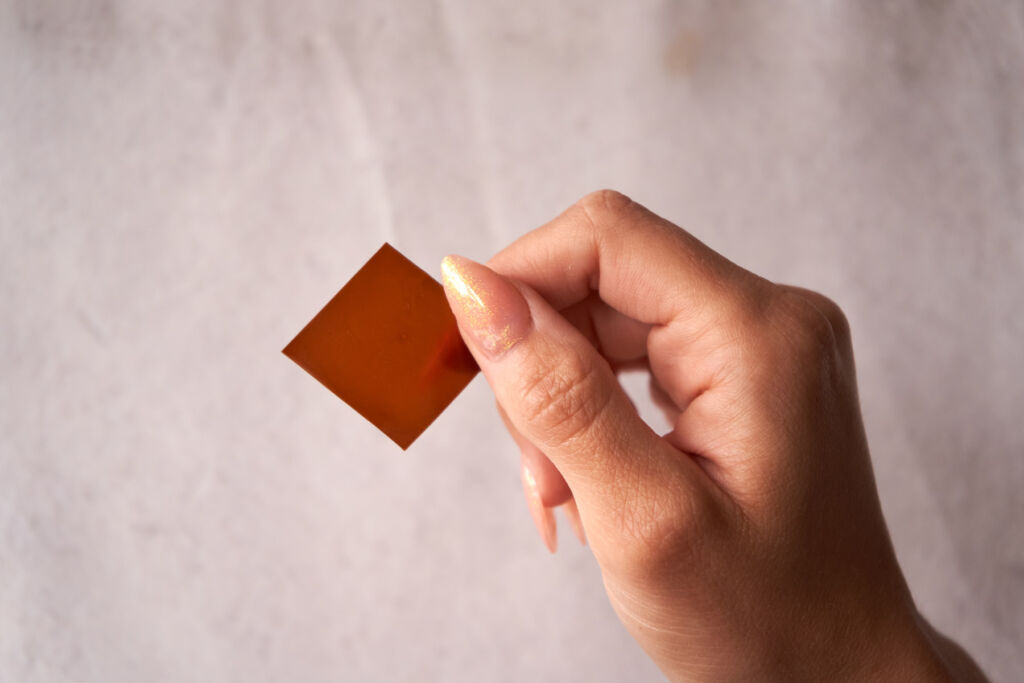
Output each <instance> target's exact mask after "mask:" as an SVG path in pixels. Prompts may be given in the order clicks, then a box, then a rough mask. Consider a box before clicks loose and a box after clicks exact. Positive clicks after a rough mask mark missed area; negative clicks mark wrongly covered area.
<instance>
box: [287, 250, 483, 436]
mask: <svg viewBox="0 0 1024 683" xmlns="http://www.w3.org/2000/svg"><path fill="white" fill-rule="evenodd" d="M284 354H285V355H286V356H288V357H289V358H291V359H292V360H293V361H295V362H296V363H298V364H299V366H300V367H302V369H303V370H305V371H306V372H308V373H309V374H311V375H313V377H315V378H316V379H317V380H319V381H320V383H321V384H323V385H324V386H325V387H327V388H328V389H330V390H331V391H333V392H334V393H335V394H337V396H338V397H339V398H340V399H342V400H343V401H345V403H348V404H349V405H350V406H352V407H353V408H355V409H356V411H358V412H359V414H360V415H362V416H363V417H365V418H366V419H367V420H369V421H370V422H372V423H373V424H375V425H376V426H377V428H378V429H380V430H381V431H382V432H384V433H385V434H387V435H388V437H390V438H391V440H392V441H394V442H395V443H397V444H398V445H399V446H401V447H402V448H403V449H405V448H408V447H409V444H411V443H412V442H413V441H415V440H416V437H418V436H419V435H420V434H421V433H422V432H423V430H424V429H426V428H427V427H428V426H429V425H430V423H431V422H433V421H434V419H435V418H437V416H438V415H440V414H441V412H442V411H443V410H444V409H445V408H446V407H447V406H448V404H449V403H451V402H452V400H453V399H454V398H455V397H456V396H458V395H459V392H461V391H462V390H463V389H464V388H465V386H466V385H467V384H469V381H470V380H471V379H473V377H475V376H476V373H477V372H478V371H479V368H478V367H477V365H476V362H475V361H474V360H473V357H472V356H471V355H470V353H469V349H467V348H466V346H465V344H464V343H463V341H462V337H461V336H460V335H459V329H458V326H457V325H456V323H455V317H454V316H453V315H452V312H451V309H450V308H449V307H448V301H447V299H446V298H445V295H444V290H443V289H442V287H441V285H440V284H438V282H437V281H436V280H434V279H433V278H432V277H430V276H429V275H427V274H426V273H425V272H423V271H422V270H421V269H420V268H418V267H417V266H416V265H415V264H414V263H413V262H412V261H410V260H409V259H407V258H405V257H404V256H402V255H401V254H400V253H398V252H397V251H396V250H395V249H394V248H393V247H392V246H391V245H390V244H385V245H384V246H383V247H381V248H380V250H379V251H378V252H377V253H376V254H374V255H373V257H372V258H371V259H370V260H369V261H367V262H366V265H364V266H363V267H362V268H361V269H360V270H359V272H358V273H356V274H355V275H354V276H353V277H352V279H351V280H349V281H348V283H347V284H346V285H345V286H344V287H342V288H341V291H339V292H338V293H337V294H335V295H334V298H333V299H331V300H330V301H329V302H327V305H326V306H324V307H323V309H322V310H321V311H320V312H319V313H317V314H316V316H315V317H314V318H313V319H312V320H310V321H309V324H308V325H306V326H305V327H304V328H303V329H302V331H301V332H299V334H298V335H296V337H295V339H293V340H292V341H291V342H290V343H289V344H288V346H286V347H285V348H284Z"/></svg>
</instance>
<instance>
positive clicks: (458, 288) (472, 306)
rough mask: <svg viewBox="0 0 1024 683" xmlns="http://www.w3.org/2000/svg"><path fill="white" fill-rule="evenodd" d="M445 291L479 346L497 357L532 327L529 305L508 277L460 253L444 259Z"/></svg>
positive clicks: (461, 321) (442, 274) (442, 265)
mask: <svg viewBox="0 0 1024 683" xmlns="http://www.w3.org/2000/svg"><path fill="white" fill-rule="evenodd" d="M441 276H442V281H443V282H444V288H445V293H446V294H447V295H448V300H449V302H450V303H451V305H452V310H453V312H454V313H455V317H456V318H458V320H459V322H460V323H461V324H462V325H463V327H464V328H465V329H468V330H469V332H470V333H471V334H472V336H473V338H474V339H475V340H476V342H477V344H478V346H479V347H480V348H482V349H483V351H484V353H486V354H487V355H488V356H489V357H491V358H498V357H499V356H501V355H502V354H503V353H505V352H506V351H508V350H509V349H510V348H512V347H513V346H515V345H516V344H517V343H519V342H520V341H521V340H522V339H523V338H524V337H525V336H526V335H527V333H528V332H529V330H530V308H529V306H528V305H527V304H526V300H525V299H523V295H522V294H520V293H519V290H517V289H516V288H515V286H513V285H512V283H511V282H509V281H508V280H507V279H505V278H504V277H502V276H501V275H498V274H497V273H495V272H494V271H493V270H491V269H490V268H488V267H486V266H483V265H480V264H479V263H476V262H474V261H470V260H469V259H467V258H463V257H461V256H447V257H445V259H444V261H442V262H441Z"/></svg>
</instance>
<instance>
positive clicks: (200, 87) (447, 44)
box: [0, 0, 1024, 682]
mask: <svg viewBox="0 0 1024 683" xmlns="http://www.w3.org/2000/svg"><path fill="white" fill-rule="evenodd" d="M1022 74H1024V3H1021V2H1019V1H1016V2H967V1H963V2H952V1H939V0H934V1H924V0H922V1H919V2H838V1H831V2H796V1H795V0H794V1H792V2H770V3H769V2H758V3H735V4H734V3H726V2H712V1H711V0H707V1H705V2H695V1H694V2H667V1H665V2H629V3H622V2H620V3H611V2H607V3H594V2H589V1H578V2H572V3H550V2H542V1H540V0H535V1H530V2H516V3H505V6H498V5H497V4H490V3H479V2H461V3H460V2H450V1H444V0H441V1H437V2H418V1H412V0H410V1H409V2H404V3H396V2H381V1H380V0H364V1H362V2H344V3H343V2H337V3H328V2H315V1H310V2H273V1H272V0H262V1H260V2H233V1H229V0H221V1H219V2H210V1H209V0H202V1H200V0H193V1H191V2H175V3H168V2H164V3H159V2H155V1H154V2H127V1H119V0H104V1H94V2H87V3H75V2H60V1H59V0H22V1H20V2H12V1H4V2H2V3H0V325H2V328H0V680H3V681H12V682H13V681H65V680H66V681H72V680H73V681H90V682H93V681H95V682H99V681H103V682H111V681H285V680H288V681H424V680H445V681H481V680H495V681H524V680H550V681H554V680H560V681H561V680H580V681H583V680H586V681H624V680H630V681H641V680H658V673H657V671H656V670H655V669H654V668H653V666H652V665H651V664H649V663H648V662H647V660H646V659H645V657H644V656H643V654H642V653H641V652H640V651H639V650H638V649H637V648H636V647H635V646H634V645H633V643H632V641H631V640H630V639H629V637H628V636H627V635H626V634H625V633H624V631H623V629H622V628H621V627H620V626H619V625H618V623H617V621H616V620H615V618H614V616H613V614H612V612H611V610H610V608H609V607H608V606H607V604H606V602H605V599H604V596H603V592H602V589H601V584H600V577H599V575H598V573H597V571H596V569H595V566H594V563H593V562H592V559H591V557H590V555H589V553H588V552H587V551H586V550H585V549H583V548H580V547H579V546H578V545H577V544H575V542H574V541H573V540H572V538H571V536H568V534H567V533H566V532H567V529H566V527H565V525H564V521H563V528H562V531H563V533H562V541H563V544H562V545H563V549H562V550H561V551H560V552H559V554H558V555H556V556H554V557H551V556H549V555H548V554H547V553H546V552H545V551H544V549H543V547H542V545H541V542H540V540H539V539H538V538H537V536H536V534H535V531H534V529H533V527H532V524H531V522H530V519H529V516H528V514H527V511H526V508H525V506H524V504H523V502H522V496H521V492H520V489H519V480H518V468H517V462H518V455H517V453H516V451H515V449H514V447H513V445H512V443H511V442H510V441H509V440H508V439H507V438H505V436H504V435H503V433H502V429H501V427H500V425H499V421H498V419H497V418H496V417H495V415H494V413H493V411H492V408H491V401H490V397H489V392H488V390H487V388H486V386H485V385H484V383H483V381H482V380H481V379H478V380H476V381H475V382H474V384H473V385H472V386H471V387H470V388H469V389H468V390H467V391H466V392H465V393H464V394H463V395H462V396H461V397H460V398H459V399H458V400H457V402H456V403H455V404H454V405H453V406H452V407H451V408H450V409H449V410H448V411H447V412H446V413H445V414H444V415H443V416H442V417H441V418H440V419H439V420H438V421H437V422H436V423H435V424H434V426H433V427H432V428H431V429H430V430H429V431H428V432H427V433H426V434H425V435H424V436H423V437H422V438H421V439H420V440H419V441H418V442H417V443H416V444H415V445H414V446H413V448H411V449H410V450H409V451H408V452H407V453H404V454H403V453H401V452H400V451H398V450H397V449H396V448H395V447H394V446H393V445H392V444H391V443H390V442H389V441H387V440H386V439H385V438H384V437H383V436H381V435H380V434H378V433H377V432H376V431H375V430H374V429H373V428H372V427H370V426H369V425H367V424H366V423H364V422H363V420H362V419H361V418H359V417H357V416H356V415H355V414H354V413H353V412H352V411H351V410H349V409H348V408H347V407H345V406H344V405H343V404H342V403H341V402H340V401H338V400H337V399H336V398H334V397H333V396H332V395H331V394H330V393H329V392H327V391H326V390H324V389H323V388H322V387H321V386H320V385H318V384H317V383H316V382H314V381H313V380H311V379H310V378H309V377H308V376H306V375H305V374H304V373H303V372H301V371H300V370H299V369H298V368H297V367H296V366H294V365H293V364H291V363H290V362H289V361H288V360H287V359H285V358H284V356H282V355H281V354H280V353H279V350H280V349H281V348H282V347H283V346H284V344H285V343H286V342H287V341H288V340H289V339H290V338H291V336H292V335H293V334H294V333H295V332H296V331H297V330H298V329H299V328H300V327H301V326H302V325H303V324H304V323H305V322H306V321H307V320H308V319H309V318H310V317H311V316H312V315H313V314H314V313H315V312H316V311H317V310H318V309H319V308H320V306H321V305H323V304H324V303H325V302H326V301H327V299H328V298H329V297H330V296H331V295H332V294H333V293H334V292H335V290H336V289H337V288H338V287H339V286H340V285H341V284H342V283H343V282H344V281H345V280H346V279H347V278H348V277H349V276H350V275H351V274H352V273H353V272H354V271H355V270H356V269H357V267H358V266H359V265H361V263H362V262H363V261H364V260H365V259H366V258H367V257H369V256H370V254H372V253H373V251H374V250H375V249H377V248H378V247H379V246H380V244H381V242H383V241H384V240H389V241H391V242H392V243H393V244H395V245H396V246H397V247H398V248H399V249H400V250H402V251H403V252H405V253H406V254H407V255H408V256H409V257H411V258H412V259H413V260H414V261H416V262H417V263H419V264H421V265H422V266H423V267H424V268H426V269H430V270H435V271H436V264H437V263H438V262H439V261H440V259H441V257H442V256H443V255H444V254H445V253H448V252H460V253H463V254H466V255H468V256H472V257H476V258H480V259H482V258H486V257H487V256H489V255H490V254H491V253H493V252H494V251H496V250H497V249H499V248H500V247H502V246H503V245H505V244H506V243H508V242H509V241H511V240H512V239H513V238H515V237H516V236H518V235H520V234H522V233H523V232H525V231H526V230H528V229H530V228H532V227H534V226H536V225H538V224H540V223H542V222H544V221H545V220H547V219H548V218H550V217H551V216H553V215H554V214H556V213H557V212H559V211H561V210H562V209H563V208H564V207H565V206H567V205H568V204H569V203H571V202H572V201H573V200H574V199H576V198H577V197H578V196H580V195H582V194H583V193H585V192H586V191H588V190H592V189H596V188H599V187H603V186H610V187H615V188H617V189H621V190H623V191H625V192H627V193H629V194H631V195H632V196H633V197H634V198H635V199H637V200H639V201H641V202H643V203H645V204H647V205H648V206H650V207H651V208H653V209H654V210H656V211H657V212H659V213H662V214H663V215H666V216H668V217H670V218H671V219H673V220H675V221H676V222H679V223H681V224H682V225H684V226H686V227H688V228H689V229H691V230H692V231H693V232H694V233H695V234H697V235H698V236H699V237H701V238H702V239H703V240H705V241H706V242H708V243H709V244H710V245H711V246H713V247H715V248H717V249H719V250H721V251H722V252H724V253H726V254H727V255H729V256H730V257H731V258H733V259H734V260H735V261H737V262H739V263H740V264H742V265H744V266H746V267H748V268H751V269H753V270H755V271H758V272H760V273H762V274H764V275H766V276H768V277H770V278H773V279H776V280H779V281H785V282H790V283H796V284H801V285H805V286H809V287H813V288H817V289H820V290H822V291H824V292H826V293H828V294H830V295H831V296H833V297H834V298H835V299H836V300H838V301H839V302H840V303H841V305H843V306H844V308H845V309H846V311H847V312H848V314H849V317H850V319H851V321H852V324H853V328H854V334H855V346H856V353H857V359H858V364H859V372H860V380H861V394H862V400H863V404H864V413H865V419H866V422H867V427H868V432H869V435H870V439H871V445H872V449H873V456H874V460H875V465H876V470H877V474H878V479H879V485H880V487H881V493H882V497H883V501H884V505H885V509H886V512H887V514H888V519H889V523H890V526H891V529H892V533H893V535H894V538H895V542H896V545H897V547H898V552H899V556H900V559H901V560H902V563H903V566H904V569H905V571H906V573H907V576H908V578H909V581H910V583H911V585H912V587H913V589H914V592H915V595H916V597H917V599H918V601H919V604H920V607H921V609H922V610H923V611H924V613H925V614H926V615H927V616H928V617H929V618H931V619H932V620H934V622H935V623H936V624H937V625H938V626H939V627H940V628H942V629H944V630H946V631H947V632H948V633H950V634H951V635H953V636H954V637H956V638H958V639H960V640H961V642H963V643H964V644H965V645H966V646H967V647H968V649H970V650H971V651H972V652H973V653H974V654H975V655H976V656H977V658H978V659H979V661H980V662H981V664H982V665H983V666H984V667H986V668H987V669H988V671H989V672H990V673H991V674H993V675H994V676H995V677H997V678H1000V679H1003V680H1012V679H1015V678H1017V677H1018V676H1019V674H1020V671H1021V670H1022V668H1024V656H1022V654H1021V651H1022V645H1021V644H1022V640H1024V637H1022V636H1024V618H1022V615H1024V532H1022V531H1021V526H1022V523H1024V498H1022V496H1021V494H1020V490H1021V489H1022V487H1024V461H1022V456H1024V427H1022V416H1024V410H1022V406H1024V376H1022V368H1024V352H1022V349H1024V343H1022V339H1024V296H1022V276H1021V272H1022V268H1024V239H1022V234H1021V233H1022V230H1024V191H1022V188H1024V127H1022V121H1024V94H1022V86H1021V84H1022ZM632 386H642V381H637V382H633V384H632ZM644 410H645V411H646V410H648V406H647V405H646V404H645V405H644Z"/></svg>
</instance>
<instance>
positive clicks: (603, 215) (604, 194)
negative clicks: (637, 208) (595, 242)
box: [576, 189, 633, 230]
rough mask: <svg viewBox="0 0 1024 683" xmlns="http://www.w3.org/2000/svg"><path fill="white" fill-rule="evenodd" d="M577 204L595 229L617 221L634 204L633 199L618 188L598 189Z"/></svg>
mask: <svg viewBox="0 0 1024 683" xmlns="http://www.w3.org/2000/svg"><path fill="white" fill-rule="evenodd" d="M576 206H577V207H579V209H580V210H581V211H582V212H583V215H584V216H586V218H587V221H588V222H589V223H590V225H591V226H592V227H593V228H594V229H595V230H600V229H601V228H602V226H607V225H609V224H612V223H615V222H616V220H617V219H618V218H620V217H622V215H623V214H625V212H626V211H627V210H628V209H629V208H630V207H632V206H633V200H632V199H630V198H629V197H627V196H626V195H624V194H622V193H621V192H617V191H616V190H607V189H606V190H597V191H596V192H591V193H589V194H587V195H584V196H583V197H582V198H580V199H579V200H578V201H577V202H576Z"/></svg>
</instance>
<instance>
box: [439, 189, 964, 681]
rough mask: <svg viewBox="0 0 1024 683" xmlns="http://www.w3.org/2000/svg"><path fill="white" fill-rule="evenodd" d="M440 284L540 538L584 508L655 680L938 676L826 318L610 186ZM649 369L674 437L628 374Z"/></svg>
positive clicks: (848, 374)
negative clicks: (643, 408) (565, 509)
mask: <svg viewBox="0 0 1024 683" xmlns="http://www.w3.org/2000/svg"><path fill="white" fill-rule="evenodd" d="M492 269H493V270H492ZM442 271H443V278H444V283H445V290H446V293H447V295H448V297H449V301H450V303H451V305H452V309H453V311H454V312H455V315H456V317H457V319H458V321H459V326H460V329H461V330H462V334H463V337H464V338H465V339H466V342H467V344H468V345H469V347H470V349H471V351H472V352H473V355H474V356H475V357H476V359H477V361H478V362H479V364H480V367H481V369H482V370H483V373H484V375H485V376H486V378H487V380H488V382H489V383H490V385H491V387H492V389H493V390H494V394H495V396H496V398H497V402H498V404H499V407H500V409H501V411H502V413H503V417H504V418H505V420H506V424H507V425H508V426H509V429H510V431H511V432H512V435H513V437H514V438H515V440H516V442H517V443H518V444H519V446H520V448H521V450H522V453H523V466H524V483H525V484H526V486H527V497H528V499H529V500H532V501H533V503H532V507H533V512H534V514H535V518H536V519H537V520H538V522H539V524H538V527H539V528H540V529H541V532H542V535H543V536H544V537H545V541H546V542H547V543H548V545H549V548H551V549H552V550H553V545H554V542H553V541H554V520H553V517H551V512H550V508H552V507H554V506H557V505H560V504H563V503H568V504H569V506H570V507H569V509H570V512H572V511H573V508H574V507H575V506H578V519H579V520H581V521H582V526H583V528H585V530H586V536H587V538H588V539H589V542H590V545H591V547H592V549H593V553H594V556H595V557H596V559H597V561H598V563H599V565H600V567H601V571H602V575H603V578H604V583H605V587H606V589H607V593H608V597H609V599H610V601H611V603H612V606H613V607H614V609H615V610H616V612H617V614H618V615H619V617H620V619H621V620H622V622H623V624H625V626H626V628H627V629H628V630H629V631H630V632H631V633H632V635H633V636H634V637H635V638H636V640H637V641H638V642H639V643H640V645H641V646H642V647H643V648H644V649H645V650H646V651H647V653H648V654H649V655H650V656H651V657H652V658H653V659H654V661H655V662H656V663H657V664H658V665H659V666H660V667H661V669H662V670H663V671H664V672H665V673H666V675H668V676H669V677H670V678H672V679H674V680H692V679H701V680H704V679H707V680H780V679H781V680H799V679H813V680H835V679H838V678H871V679H881V678H898V679H903V678H915V679H943V678H944V677H946V675H947V669H946V666H945V664H944V663H943V661H942V659H941V658H940V656H939V654H938V651H937V649H936V646H935V641H934V640H933V637H932V634H931V633H930V631H929V630H928V627H927V625H926V624H924V622H923V620H922V619H921V618H920V616H919V615H918V613H917V610H916V608H915V606H914V603H913V601H912V599H911V596H910V592H909V590H908V588H907V585H906V583H905V581H904V579H903V576H902V574H901V572H900V569H899V566H898V564H897V561H896V558H895V554H894V552H893V549H892V545H891V543H890V540H889V537H888V533H887V531H886V527H885V522H884V519H883V517H882V512H881V507H880V504H879V501H878V496H877V493H876V489H875V482H874V477H873V474H872V470H871V462H870V458H869V455H868V447H867V442H866V439H865V435H864V429H863V426H862V422H861V417H860V409H859V405H858V398H857V389H856V382H855V376H854V364H853V352H852V347H851V343H850V335H849V330H848V327H847V323H846V320H845V318H844V317H843V315H842V313H841V312H840V310H839V309H838V308H837V307H836V305H835V304H833V303H832V302H831V301H829V300H828V299H826V298H825V297H823V296H821V295H819V294H816V293H813V292H810V291H806V290H802V289H798V288H794V287H787V286H781V285H776V284H772V283H771V282H768V281H766V280H764V279H762V278H760V277H758V276H756V275H754V274H752V273H750V272H748V271H746V270H743V269H742V268H739V267H738V266H736V265H734V264H732V263H731V262H729V261H728V260H726V259H725V258H723V257H722V256H720V255H719V254H717V253H715V252H713V251H712V250H710V249H709V248H707V247H706V246H704V245H703V244H701V243H700V242H699V241H697V240H696V239H695V238H694V237H692V236H691V235H689V234H687V233H686V232H684V231H683V230H681V229H679V228H677V227H676V226H674V225H672V224H670V223H668V222H667V221H665V220H663V219H661V218H659V217H657V216H655V215H653V214H652V213H650V212H648V211H647V210H646V209H644V208H643V207H641V206H639V205H637V204H635V203H633V202H631V201H630V200H629V199H627V198H625V197H623V196H622V195H619V194H617V193H614V192H608V191H605V192H599V193H595V194H593V195H589V196H588V197H585V198H584V199H582V200H581V201H580V202H578V203H577V204H576V205H574V206H573V207H571V208H570V209H569V210H568V211H566V212H565V213H564V214H563V215H561V216H559V217H558V218H556V219H555V220H553V221H552V222H550V223H548V224H547V225H545V226H543V227H541V228H539V229H537V230H535V231H534V232H531V233H529V234H528V235H526V236H524V237H523V238H521V239H520V240H518V241H517V242H515V243H514V244H512V245H511V246H510V247H508V248H507V249H505V250H504V251H502V252H501V253H499V254H498V255H497V256H495V257H494V258H493V259H492V260H491V261H490V269H488V268H486V267H484V266H481V265H479V264H475V263H473V262H471V261H468V260H466V259H462V258H459V257H449V258H447V259H446V260H445V262H444V264H443V266H442ZM496 273H500V275H498V274H496ZM636 366H640V367H643V366H646V367H647V368H649V370H650V374H651V382H652V393H653V395H654V396H655V398H656V399H657V400H658V402H659V404H660V405H661V406H662V407H663V408H664V409H665V410H666V413H667V414H668V416H669V418H670V421H671V424H672V427H673V429H672V431H671V432H669V433H668V434H666V435H664V436H659V435H658V434H656V433H655V432H653V431H652V430H651V428H650V427H649V426H648V425H647V424H646V423H644V422H643V420H641V418H640V417H639V415H638V414H637V413H636V411H635V409H634V408H633V406H632V405H631V403H630V401H629V398H628V397H627V396H626V394H625V393H624V392H623V390H622V388H621V387H620V385H619V383H618V381H617V379H616V374H615V373H616V370H618V369H621V368H624V367H636Z"/></svg>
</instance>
